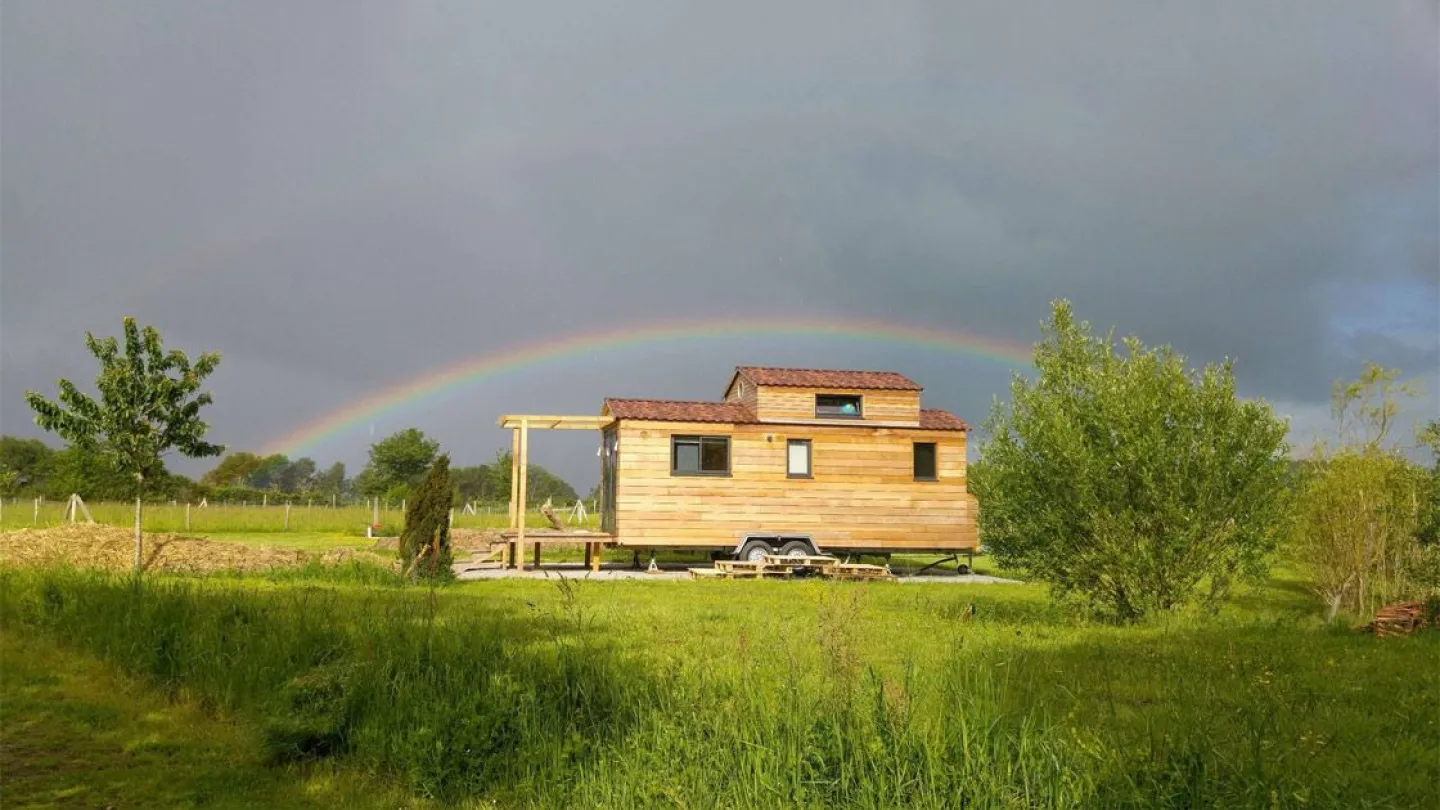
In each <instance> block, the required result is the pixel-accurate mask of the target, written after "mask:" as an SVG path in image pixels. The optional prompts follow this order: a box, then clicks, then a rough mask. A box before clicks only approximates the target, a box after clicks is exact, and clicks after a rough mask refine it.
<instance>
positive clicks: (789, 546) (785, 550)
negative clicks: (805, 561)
mask: <svg viewBox="0 0 1440 810" xmlns="http://www.w3.org/2000/svg"><path fill="white" fill-rule="evenodd" d="M814 553H815V549H813V548H811V547H810V544H809V543H807V542H805V541H804V540H791V541H790V542H788V543H786V544H785V545H784V546H781V548H780V555H781V556H783V557H809V556H810V555H812V554H814Z"/></svg>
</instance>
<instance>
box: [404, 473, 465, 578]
mask: <svg viewBox="0 0 1440 810" xmlns="http://www.w3.org/2000/svg"><path fill="white" fill-rule="evenodd" d="M451 494H452V493H451V489H450V457H449V456H447V455H442V456H440V457H439V458H437V459H435V463H434V464H433V465H432V466H431V467H430V469H429V471H427V472H426V473H425V478H424V480H423V481H421V483H420V485H419V486H418V487H417V488H416V489H415V491H414V493H413V497H411V498H410V502H409V504H408V505H406V507H405V528H404V530H403V531H401V532H400V560H401V565H402V567H403V568H404V572H405V574H406V575H407V576H410V577H418V578H423V579H426V580H430V581H432V582H433V581H435V580H438V579H443V578H446V577H448V576H449V575H450V573H451V571H450V563H451V562H453V556H452V554H451V551H450V506H451V504H452V500H451Z"/></svg>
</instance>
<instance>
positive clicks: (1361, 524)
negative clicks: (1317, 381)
mask: <svg viewBox="0 0 1440 810" xmlns="http://www.w3.org/2000/svg"><path fill="white" fill-rule="evenodd" d="M1399 379H1400V372H1399V371H1398V370H1397V369H1386V368H1383V367H1381V366H1379V365H1376V364H1374V363H1366V364H1365V370H1364V371H1363V372H1362V373H1361V375H1360V377H1359V378H1358V379H1357V380H1355V381H1354V382H1349V383H1336V384H1335V387H1334V389H1333V394H1332V397H1333V405H1332V409H1331V411H1332V413H1333V415H1334V417H1335V422H1336V431H1337V434H1338V436H1339V445H1338V446H1337V447H1334V448H1331V447H1329V446H1327V445H1326V444H1324V443H1320V444H1317V445H1316V447H1315V449H1314V450H1313V452H1312V453H1311V459H1310V462H1311V464H1310V469H1309V472H1308V474H1307V475H1306V476H1305V477H1304V479H1303V483H1302V486H1301V489H1300V493H1301V494H1300V499H1299V502H1298V505H1297V510H1296V515H1297V520H1296V524H1295V534H1294V538H1293V547H1292V553H1293V554H1294V556H1295V559H1296V561H1297V563H1298V565H1299V567H1300V568H1301V569H1302V570H1304V571H1305V573H1306V574H1307V575H1308V576H1307V578H1308V581H1309V586H1310V589H1311V591H1313V592H1314V593H1315V595H1316V596H1317V597H1319V598H1320V599H1321V600H1322V601H1323V602H1324V603H1325V605H1326V611H1327V619H1334V618H1335V616H1336V614H1337V613H1338V612H1339V611H1340V610H1342V609H1343V610H1348V611H1350V612H1352V613H1356V614H1362V613H1367V612H1369V611H1372V610H1374V609H1375V608H1377V607H1380V606H1382V605H1384V604H1386V603H1388V602H1391V601H1394V600H1396V599H1401V598H1405V597H1407V596H1412V595H1416V596H1418V595H1424V594H1425V593H1427V592H1428V593H1433V592H1436V591H1437V590H1440V548H1437V547H1435V546H1434V545H1433V544H1432V543H1430V542H1427V541H1428V540H1429V538H1430V535H1431V533H1432V532H1433V531H1434V529H1433V528H1432V527H1431V526H1430V524H1431V523H1432V521H1433V520H1434V511H1433V510H1434V509H1435V506H1434V504H1435V501H1436V499H1437V498H1440V493H1437V491H1436V490H1437V486H1440V485H1437V483H1436V480H1437V476H1440V454H1437V462H1436V469H1435V470H1425V469H1424V468H1422V467H1420V466H1419V465H1417V464H1414V463H1413V462H1411V461H1410V460H1409V459H1407V458H1406V457H1405V455H1404V453H1403V452H1401V449H1400V448H1399V447H1397V446H1395V445H1394V443H1393V442H1389V441H1387V439H1388V435H1389V432H1390V428H1391V427H1392V426H1393V425H1394V424H1395V420H1396V417H1397V416H1398V415H1399V414H1400V400H1401V398H1402V397H1411V396H1415V395H1416V393H1417V391H1416V388H1415V386H1414V385H1412V384H1410V383H1404V382H1399ZM1430 430H1431V428H1430V427H1429V426H1427V427H1426V428H1425V429H1423V430H1422V431H1421V433H1420V438H1421V441H1422V442H1424V443H1427V444H1428V443H1429V442H1430V440H1431V438H1432V437H1431V434H1430V432H1429V431H1430ZM1434 439H1435V440H1436V442H1437V443H1440V436H1437V437H1434ZM1437 449H1440V448H1437Z"/></svg>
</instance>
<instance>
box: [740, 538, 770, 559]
mask: <svg viewBox="0 0 1440 810" xmlns="http://www.w3.org/2000/svg"><path fill="white" fill-rule="evenodd" d="M774 553H775V547H774V546H772V545H770V544H769V543H767V542H765V541H764V540H746V541H745V545H743V546H741V547H740V553H739V554H737V555H735V559H737V560H741V561H743V562H764V561H765V560H764V558H765V555H767V554H774Z"/></svg>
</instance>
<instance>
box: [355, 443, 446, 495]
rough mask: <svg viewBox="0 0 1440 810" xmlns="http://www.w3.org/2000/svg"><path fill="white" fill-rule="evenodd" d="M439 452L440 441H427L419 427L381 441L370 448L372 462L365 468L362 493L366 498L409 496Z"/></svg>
mask: <svg viewBox="0 0 1440 810" xmlns="http://www.w3.org/2000/svg"><path fill="white" fill-rule="evenodd" d="M439 450H440V443H439V442H437V441H435V440H433V439H429V438H426V436H425V434H424V433H423V432H422V431H420V430H417V429H416V428H407V429H406V430H402V431H400V432H398V433H395V434H394V435H391V436H389V437H386V438H384V439H381V440H380V441H378V442H376V443H375V444H372V445H370V463H369V464H368V465H366V467H365V473H366V475H365V478H364V484H365V489H364V490H362V491H363V492H364V493H365V494H366V495H392V496H393V495H395V494H397V493H404V494H402V497H404V496H405V495H408V493H409V491H410V490H411V489H413V488H414V487H415V486H416V485H417V484H419V483H420V479H421V478H422V477H424V475H425V472H426V470H427V469H429V467H430V465H431V463H432V462H434V461H435V454H436V453H437V452H439ZM447 470H448V464H447Z"/></svg>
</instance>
